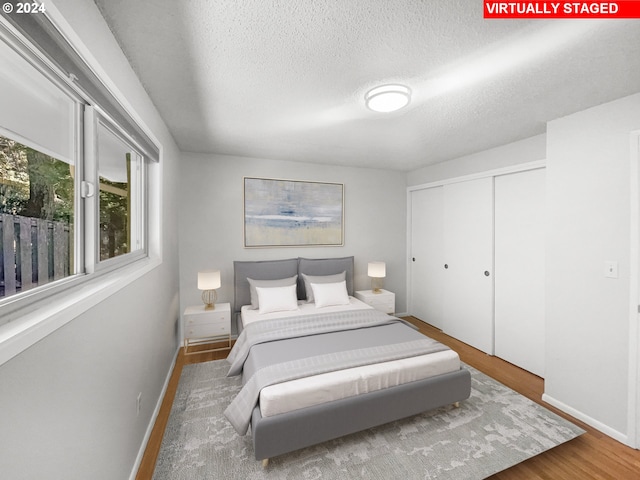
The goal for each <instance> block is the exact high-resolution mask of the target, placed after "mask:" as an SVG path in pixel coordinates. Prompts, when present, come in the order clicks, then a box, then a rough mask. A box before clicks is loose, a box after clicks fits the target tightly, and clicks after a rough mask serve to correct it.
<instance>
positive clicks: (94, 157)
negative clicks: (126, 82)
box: [81, 106, 149, 274]
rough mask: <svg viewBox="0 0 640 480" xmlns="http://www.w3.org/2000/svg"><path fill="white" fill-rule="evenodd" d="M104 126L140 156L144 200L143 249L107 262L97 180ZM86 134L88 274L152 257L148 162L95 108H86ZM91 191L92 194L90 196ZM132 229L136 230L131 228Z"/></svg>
mask: <svg viewBox="0 0 640 480" xmlns="http://www.w3.org/2000/svg"><path fill="white" fill-rule="evenodd" d="M99 124H101V125H102V126H104V127H105V128H107V129H108V130H109V131H110V132H111V133H112V134H114V135H115V136H116V137H118V138H119V139H120V140H122V141H123V142H126V143H127V144H128V145H129V146H130V147H131V148H132V150H133V151H134V152H135V153H136V155H137V156H138V157H139V159H140V162H139V167H140V169H141V172H140V173H139V178H140V180H141V182H142V185H141V186H140V187H141V192H140V194H141V198H138V199H137V201H140V202H141V205H140V210H141V211H140V216H141V218H140V222H141V224H138V225H136V228H138V229H139V233H140V238H141V243H142V248H140V249H138V250H134V251H131V252H129V253H126V254H123V255H118V256H116V257H113V258H109V259H106V260H101V259H100V233H99V230H100V179H99V178H98V166H99V162H100V158H99V150H98V125H99ZM84 131H85V158H84V164H85V175H84V180H83V184H84V186H83V185H81V190H82V192H81V195H82V196H83V200H84V231H85V233H84V235H85V238H84V245H85V247H86V246H89V245H91V246H92V247H93V248H86V251H85V257H84V264H85V272H86V273H88V274H91V273H96V272H106V271H110V270H113V269H115V268H119V267H122V266H124V265H127V264H129V263H131V262H135V261H137V260H140V259H142V258H146V257H148V256H149V241H148V238H149V175H148V168H147V167H148V160H146V158H145V156H144V155H143V153H142V150H141V149H140V147H139V146H138V145H137V142H135V140H134V139H132V138H131V137H130V136H129V135H127V133H126V132H125V131H124V130H122V129H121V128H119V127H118V126H117V125H116V124H115V122H113V121H112V120H110V119H109V117H108V116H107V115H106V114H105V113H104V112H103V111H101V110H100V108H98V107H95V106H86V107H85V114H84ZM89 191H91V192H92V193H91V194H89ZM131 228H134V227H133V225H131Z"/></svg>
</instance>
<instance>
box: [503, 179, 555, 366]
mask: <svg viewBox="0 0 640 480" xmlns="http://www.w3.org/2000/svg"><path fill="white" fill-rule="evenodd" d="M544 219H545V170H544V169H539V170H530V171H527V172H520V173H514V174H511V175H504V176H500V177H496V179H495V245H496V253H495V257H496V258H495V264H496V266H495V273H496V274H495V286H496V287H495V288H496V295H495V301H496V303H495V354H496V356H498V357H500V358H503V359H505V360H507V361H508V362H511V363H513V364H515V365H518V366H520V367H522V368H524V369H526V370H528V371H530V372H532V373H535V374H536V375H539V376H541V377H544V355H545V351H544V336H545V328H544V321H545V317H544V310H545V299H544V262H545V255H544V231H545V230H544Z"/></svg>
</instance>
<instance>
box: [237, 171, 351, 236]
mask: <svg viewBox="0 0 640 480" xmlns="http://www.w3.org/2000/svg"><path fill="white" fill-rule="evenodd" d="M343 230H344V185H343V184H341V183H323V182H307V181H300V180H278V179H271V178H254V177H245V178H244V246H245V247H247V248H252V247H262V248H264V247H310V246H314V247H316V246H342V245H344V234H343Z"/></svg>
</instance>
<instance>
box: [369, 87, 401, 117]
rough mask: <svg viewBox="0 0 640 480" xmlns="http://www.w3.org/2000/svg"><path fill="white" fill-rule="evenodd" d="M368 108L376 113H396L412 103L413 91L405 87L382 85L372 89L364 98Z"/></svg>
mask: <svg viewBox="0 0 640 480" xmlns="http://www.w3.org/2000/svg"><path fill="white" fill-rule="evenodd" d="M364 98H365V102H366V104H367V107H369V108H370V109H371V110H373V111H374V112H381V113H388V112H395V111H396V110H400V109H401V108H404V107H406V106H407V105H408V104H409V102H410V101H411V89H409V87H406V86H404V85H397V84H391V85H382V86H380V87H375V88H372V89H371V90H369V91H368V92H367V94H366V95H365V96H364Z"/></svg>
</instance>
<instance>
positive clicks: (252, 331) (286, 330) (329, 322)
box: [227, 308, 415, 377]
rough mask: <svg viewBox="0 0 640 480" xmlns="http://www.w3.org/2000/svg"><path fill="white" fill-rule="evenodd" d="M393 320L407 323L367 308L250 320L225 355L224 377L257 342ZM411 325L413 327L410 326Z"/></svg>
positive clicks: (235, 370) (234, 370) (238, 370)
mask: <svg viewBox="0 0 640 480" xmlns="http://www.w3.org/2000/svg"><path fill="white" fill-rule="evenodd" d="M395 322H403V323H406V322H404V321H403V320H400V319H399V318H396V317H392V316H390V315H387V314H386V313H383V312H380V311H378V310H374V309H369V308H367V309H362V310H348V311H345V312H339V313H323V314H322V313H321V314H317V315H303V316H295V317H288V318H280V319H274V320H262V321H258V322H253V323H250V324H249V325H247V326H246V327H245V328H244V330H242V333H241V334H240V336H239V337H238V339H237V340H236V343H235V345H234V346H233V348H232V349H231V352H229V355H228V356H227V361H228V362H229V363H231V368H230V369H229V373H228V374H227V376H228V377H232V376H235V375H239V374H240V373H242V367H243V365H244V361H245V360H246V359H247V356H248V355H249V352H250V350H251V347H252V346H254V345H257V344H260V343H264V342H271V341H274V340H282V339H285V338H295V337H303V336H306V335H318V334H321V333H329V332H337V331H342V330H351V329H357V328H365V327H373V326H376V325H388V324H390V323H395ZM412 328H415V327H413V326H412Z"/></svg>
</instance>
